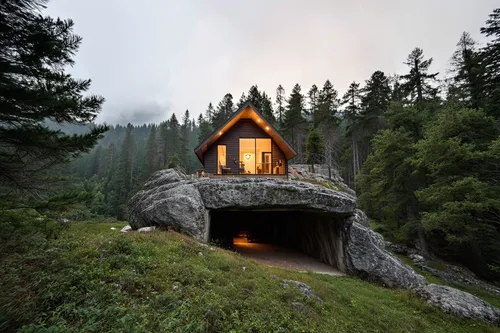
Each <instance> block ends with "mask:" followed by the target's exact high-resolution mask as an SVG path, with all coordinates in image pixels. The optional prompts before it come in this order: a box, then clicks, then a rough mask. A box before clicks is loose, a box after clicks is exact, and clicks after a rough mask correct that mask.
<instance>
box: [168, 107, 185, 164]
mask: <svg viewBox="0 0 500 333" xmlns="http://www.w3.org/2000/svg"><path fill="white" fill-rule="evenodd" d="M181 148H182V144H181V133H180V126H179V122H178V121H177V117H176V116H175V113H172V116H171V117H170V120H169V121H168V130H167V155H168V163H167V164H166V166H167V167H168V164H170V162H171V161H172V160H173V159H174V156H175V159H176V160H179V155H180V152H181ZM179 164H180V163H177V164H176V166H177V165H179Z"/></svg>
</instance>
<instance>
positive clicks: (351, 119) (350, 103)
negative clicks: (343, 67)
mask: <svg viewBox="0 0 500 333" xmlns="http://www.w3.org/2000/svg"><path fill="white" fill-rule="evenodd" d="M342 104H343V105H345V108H344V120H345V122H346V138H348V141H346V143H347V147H346V153H344V156H343V157H342V160H343V161H344V162H345V164H346V173H345V174H346V175H347V180H348V183H349V184H350V185H351V186H352V187H355V186H356V175H357V174H358V172H359V170H360V168H361V163H362V161H361V155H360V153H359V141H360V138H359V137H360V128H359V123H358V118H359V114H360V111H361V89H360V88H359V83H356V82H353V83H351V84H350V86H349V89H348V90H347V92H346V93H345V95H344V97H343V99H342Z"/></svg>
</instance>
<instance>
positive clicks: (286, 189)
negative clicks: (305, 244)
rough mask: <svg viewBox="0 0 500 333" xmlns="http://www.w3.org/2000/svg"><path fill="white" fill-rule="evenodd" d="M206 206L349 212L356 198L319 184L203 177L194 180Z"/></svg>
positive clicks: (345, 213) (349, 213) (279, 180)
mask: <svg viewBox="0 0 500 333" xmlns="http://www.w3.org/2000/svg"><path fill="white" fill-rule="evenodd" d="M196 187H197V188H198V190H199V191H200V194H201V197H202V198H203V202H204V204H205V207H206V208H207V209H225V208H240V209H253V208H255V209H266V208H270V209H280V208H286V209H289V210H298V211H300V210H307V211H317V212H330V213H335V214H341V215H351V214H352V213H353V211H354V209H355V207H356V199H355V197H353V196H351V195H348V194H345V193H343V192H339V191H334V190H331V189H328V188H326V187H324V186H321V185H315V184H310V183H307V182H297V181H289V180H281V179H272V178H267V179H260V178H228V179H203V180H202V181H199V182H197V183H196Z"/></svg>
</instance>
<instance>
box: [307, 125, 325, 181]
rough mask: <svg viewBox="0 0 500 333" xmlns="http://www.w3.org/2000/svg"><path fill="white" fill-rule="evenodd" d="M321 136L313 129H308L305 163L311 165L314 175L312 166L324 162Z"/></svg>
mask: <svg viewBox="0 0 500 333" xmlns="http://www.w3.org/2000/svg"><path fill="white" fill-rule="evenodd" d="M323 153H324V147H323V136H322V135H321V131H320V130H319V129H317V128H315V127H311V128H309V133H308V134H307V141H306V162H307V163H309V164H311V167H312V172H313V173H314V172H315V171H314V164H318V163H323V160H324V158H323V157H324V155H323Z"/></svg>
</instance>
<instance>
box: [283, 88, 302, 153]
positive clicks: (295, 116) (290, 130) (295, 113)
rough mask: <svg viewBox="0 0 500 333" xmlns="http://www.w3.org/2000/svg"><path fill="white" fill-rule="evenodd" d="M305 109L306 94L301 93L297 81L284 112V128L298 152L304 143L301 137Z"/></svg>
mask: <svg viewBox="0 0 500 333" xmlns="http://www.w3.org/2000/svg"><path fill="white" fill-rule="evenodd" d="M303 110H304V96H303V95H302V93H301V87H300V85H299V84H298V83H297V84H296V85H295V86H294V87H293V90H292V93H291V94H290V98H289V99H288V105H287V107H286V110H285V114H284V123H283V129H284V132H285V133H286V136H287V137H288V139H289V140H290V141H291V142H292V145H293V146H294V147H295V148H296V149H297V150H299V151H298V153H300V148H301V145H302V143H301V142H300V139H301V136H302V135H301V134H302V133H301V132H302V131H303V126H304V124H305V119H304V117H303V116H302V113H303ZM302 157H303V156H302Z"/></svg>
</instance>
